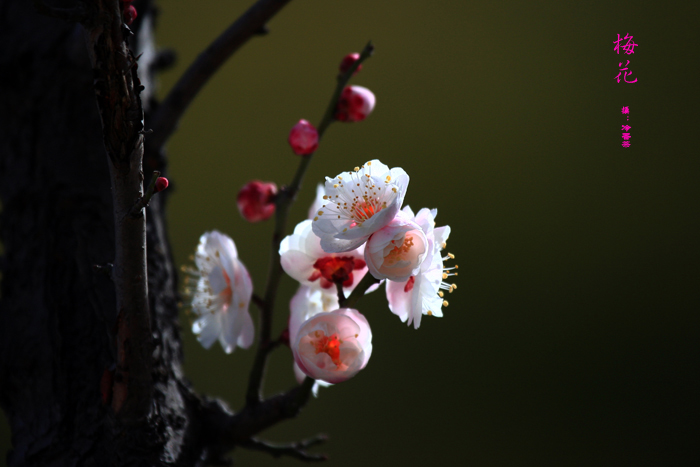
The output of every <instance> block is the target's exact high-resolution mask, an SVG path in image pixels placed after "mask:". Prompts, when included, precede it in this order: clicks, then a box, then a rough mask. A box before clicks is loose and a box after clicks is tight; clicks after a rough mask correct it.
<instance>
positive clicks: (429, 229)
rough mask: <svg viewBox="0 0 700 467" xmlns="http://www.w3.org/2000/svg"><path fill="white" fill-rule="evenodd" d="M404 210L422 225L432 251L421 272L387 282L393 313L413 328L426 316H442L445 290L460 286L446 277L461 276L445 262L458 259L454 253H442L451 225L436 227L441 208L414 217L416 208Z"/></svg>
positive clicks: (426, 258) (422, 211) (387, 291)
mask: <svg viewBox="0 0 700 467" xmlns="http://www.w3.org/2000/svg"><path fill="white" fill-rule="evenodd" d="M402 212H403V213H404V214H405V215H407V216H408V217H409V218H411V219H412V220H413V222H415V223H416V224H418V225H419V226H420V227H421V230H422V231H423V233H424V234H425V237H426V238H427V240H428V253H427V254H426V257H425V258H424V260H423V262H422V263H421V265H420V270H419V272H418V273H417V274H414V275H412V276H411V277H409V278H408V280H404V281H391V280H389V281H387V284H386V295H387V299H388V300H389V309H390V310H391V311H392V313H394V314H395V315H397V316H398V317H399V318H401V321H403V322H407V321H408V323H407V324H408V325H410V324H411V323H413V327H414V328H415V329H418V327H419V326H420V322H421V317H422V316H423V315H429V316H437V317H442V307H443V306H447V305H448V303H447V301H446V300H444V298H443V297H444V293H443V292H442V291H443V290H447V291H448V292H452V291H453V290H455V289H456V288H457V286H456V285H454V284H448V283H446V282H444V280H445V279H447V278H448V277H449V276H453V275H457V273H451V272H450V271H452V270H453V269H456V268H457V267H456V266H455V267H452V268H445V267H444V264H443V262H444V261H445V260H447V259H452V258H454V255H452V254H451V253H448V254H447V255H446V256H444V257H443V256H442V253H441V251H442V250H443V249H444V248H445V246H446V242H447V238H448V237H449V235H450V227H449V226H444V227H437V228H436V227H435V216H436V215H437V209H432V210H428V209H425V208H424V209H421V210H420V211H419V212H418V214H417V215H416V216H414V215H413V211H411V209H410V208H409V207H408V206H406V207H405V208H404V209H403V211H402Z"/></svg>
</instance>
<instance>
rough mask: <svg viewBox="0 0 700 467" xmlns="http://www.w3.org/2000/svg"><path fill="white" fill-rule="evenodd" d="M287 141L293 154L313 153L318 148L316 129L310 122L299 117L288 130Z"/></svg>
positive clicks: (304, 154)
mask: <svg viewBox="0 0 700 467" xmlns="http://www.w3.org/2000/svg"><path fill="white" fill-rule="evenodd" d="M288 141H289V145H290V146H291V147H292V151H294V154H296V155H298V156H308V155H309V154H313V153H314V151H316V148H318V131H316V127H314V126H313V125H312V124H310V123H309V122H307V121H306V120H304V119H301V120H299V122H298V123H297V124H296V125H294V126H293V127H292V131H290V132H289V140H288Z"/></svg>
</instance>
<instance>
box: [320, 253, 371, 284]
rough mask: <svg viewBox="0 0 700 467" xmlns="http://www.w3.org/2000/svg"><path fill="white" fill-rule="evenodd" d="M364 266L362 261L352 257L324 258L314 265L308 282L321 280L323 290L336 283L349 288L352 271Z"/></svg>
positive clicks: (351, 280)
mask: <svg viewBox="0 0 700 467" xmlns="http://www.w3.org/2000/svg"><path fill="white" fill-rule="evenodd" d="M365 266H366V263H365V262H364V261H363V260H361V259H358V258H353V257H352V256H324V257H323V258H319V259H317V260H316V262H315V263H314V269H315V271H314V272H313V274H311V277H309V280H310V281H312V282H313V281H315V280H316V279H318V278H321V287H322V288H324V289H329V288H331V287H333V284H336V283H340V284H343V285H344V286H345V287H350V286H351V285H352V282H353V277H352V271H353V270H356V269H362V268H364V267H365Z"/></svg>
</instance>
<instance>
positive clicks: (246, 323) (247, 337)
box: [236, 310, 255, 349]
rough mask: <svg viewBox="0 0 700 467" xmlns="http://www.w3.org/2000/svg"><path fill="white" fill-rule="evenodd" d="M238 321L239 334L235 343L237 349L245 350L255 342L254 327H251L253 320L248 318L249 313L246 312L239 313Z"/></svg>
mask: <svg viewBox="0 0 700 467" xmlns="http://www.w3.org/2000/svg"><path fill="white" fill-rule="evenodd" d="M239 319H240V320H241V321H242V322H241V332H240V334H239V335H238V340H237V341H236V342H237V344H238V347H240V348H242V349H247V348H249V347H250V346H251V345H253V341H254V340H255V326H254V325H253V318H251V317H250V313H249V312H248V311H247V310H246V311H244V312H241V313H240V316H239Z"/></svg>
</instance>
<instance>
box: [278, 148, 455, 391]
mask: <svg viewBox="0 0 700 467" xmlns="http://www.w3.org/2000/svg"><path fill="white" fill-rule="evenodd" d="M408 182H409V177H408V175H407V174H406V172H405V171H404V170H403V169H401V168H393V169H390V168H389V167H387V166H386V165H384V164H382V163H381V162H380V161H378V160H373V161H369V162H367V163H366V164H364V165H363V166H362V167H355V169H354V170H353V171H352V172H343V173H341V174H339V175H338V176H336V177H334V178H330V177H327V178H326V183H325V186H324V187H321V186H319V188H318V189H317V196H316V200H315V201H314V203H313V205H312V207H311V210H310V213H309V217H310V219H307V220H304V221H302V222H300V223H299V224H297V226H296V228H295V229H294V233H293V234H292V235H289V236H287V237H286V238H285V239H284V240H282V242H281V244H280V250H279V253H280V260H281V263H282V268H283V269H284V271H285V272H286V273H287V274H288V275H289V276H291V277H292V278H294V279H295V280H297V281H298V282H299V283H300V288H299V291H298V292H297V294H296V295H295V296H294V298H293V299H292V302H291V305H290V309H291V317H290V320H289V341H290V346H291V348H292V352H293V354H294V360H295V373H296V375H297V378H298V379H301V378H302V376H303V375H307V376H310V377H311V378H314V379H315V380H317V382H325V383H337V382H340V381H344V380H346V379H348V378H350V377H352V376H354V375H355V374H356V373H357V372H358V371H359V370H360V369H362V368H364V367H365V365H367V361H368V360H369V356H370V354H371V349H372V344H371V336H372V333H371V330H370V328H369V323H368V321H367V319H366V318H365V317H364V316H363V315H362V314H361V313H360V312H359V311H357V310H354V309H349V308H342V307H341V305H342V304H341V303H339V301H338V296H337V295H336V291H340V292H342V295H341V296H342V297H345V296H347V295H348V294H350V293H351V292H352V290H353V289H354V288H355V287H356V286H357V285H358V284H359V282H360V280H361V279H362V278H363V277H364V276H365V274H367V272H369V273H370V274H371V275H372V276H373V277H374V278H375V279H376V281H384V280H386V294H387V299H388V302H389V309H390V310H391V311H392V312H393V313H394V314H396V315H397V316H398V317H399V318H400V319H401V320H402V321H403V322H408V324H409V325H410V324H413V326H414V328H416V329H417V328H418V327H419V326H420V323H421V318H422V316H423V315H428V316H438V317H441V316H442V307H443V306H447V301H445V300H444V299H443V297H444V291H448V292H452V291H453V290H454V289H456V288H457V287H456V286H455V285H454V284H448V283H447V282H445V280H446V279H447V278H448V277H449V276H452V275H456V272H453V270H454V269H456V266H455V267H454V268H445V266H444V264H443V263H444V261H445V260H448V259H451V258H453V257H454V256H453V255H452V254H450V253H448V254H446V255H443V253H442V250H443V249H444V248H445V246H446V241H447V238H448V236H449V234H450V228H449V227H448V226H445V227H435V216H436V215H437V210H436V209H432V210H430V209H421V210H420V211H419V212H418V213H417V214H414V212H413V211H412V210H411V208H409V207H408V206H406V207H404V208H403V209H402V205H403V200H404V196H405V194H406V189H407V188H408ZM374 288H376V287H374ZM369 290H372V288H370V289H369ZM353 329H355V330H357V332H354V331H353V332H351V330H353Z"/></svg>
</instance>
